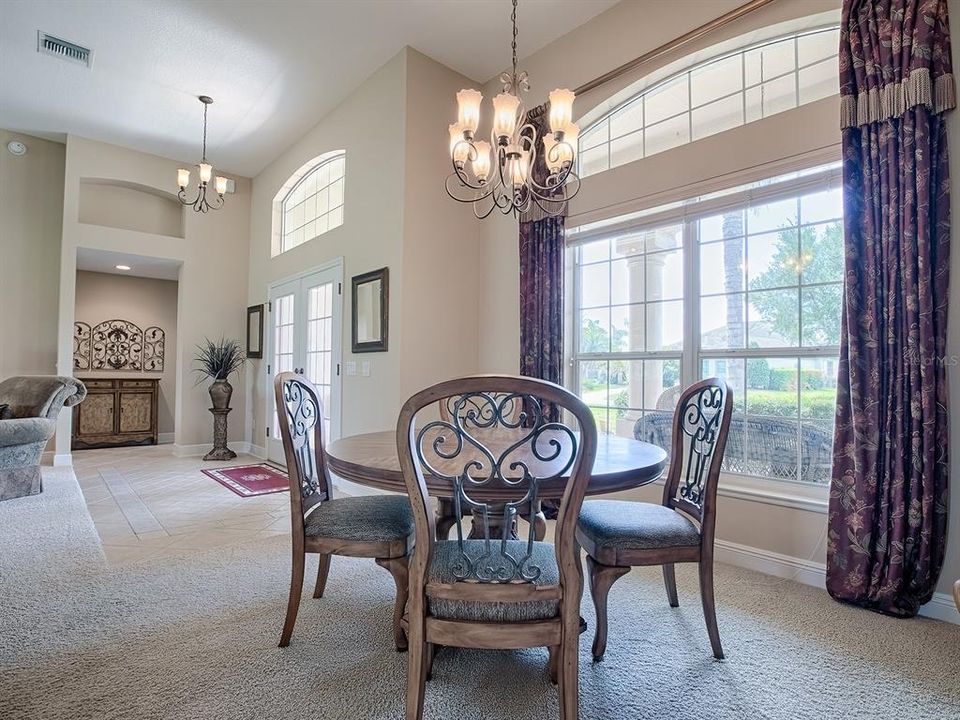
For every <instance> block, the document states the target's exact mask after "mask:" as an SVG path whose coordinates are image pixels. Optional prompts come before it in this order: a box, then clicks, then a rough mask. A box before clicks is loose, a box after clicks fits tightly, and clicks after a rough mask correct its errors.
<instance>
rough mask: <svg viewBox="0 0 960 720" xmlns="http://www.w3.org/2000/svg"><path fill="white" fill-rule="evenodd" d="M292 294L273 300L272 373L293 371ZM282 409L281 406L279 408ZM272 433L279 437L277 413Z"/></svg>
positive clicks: (274, 417)
mask: <svg viewBox="0 0 960 720" xmlns="http://www.w3.org/2000/svg"><path fill="white" fill-rule="evenodd" d="M294 322H295V315H294V295H293V294H292V293H291V294H289V295H283V296H281V297H278V298H276V299H275V300H274V301H273V368H272V369H273V373H274V375H276V374H278V373H282V372H292V371H293V331H294ZM281 411H282V408H281ZM272 419H273V429H272V431H271V432H272V435H273V437H274V438H276V439H278V440H279V439H280V425H279V424H278V423H277V413H274V414H273V418H272Z"/></svg>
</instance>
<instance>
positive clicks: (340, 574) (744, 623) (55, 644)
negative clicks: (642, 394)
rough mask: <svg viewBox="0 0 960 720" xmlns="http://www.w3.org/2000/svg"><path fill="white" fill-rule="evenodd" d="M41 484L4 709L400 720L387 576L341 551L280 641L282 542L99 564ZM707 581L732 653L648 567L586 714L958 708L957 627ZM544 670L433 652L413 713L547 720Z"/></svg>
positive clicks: (21, 525)
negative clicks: (671, 599) (720, 656)
mask: <svg viewBox="0 0 960 720" xmlns="http://www.w3.org/2000/svg"><path fill="white" fill-rule="evenodd" d="M45 477H46V488H47V489H46V492H44V494H43V495H41V496H38V497H33V498H25V499H20V500H13V501H9V502H4V503H0V538H2V545H0V607H2V615H0V718H3V720H21V719H24V720H26V719H29V720H52V719H54V718H57V719H61V718H62V719H64V720H67V719H69V720H80V719H82V718H91V719H93V718H95V719H96V720H112V719H114V718H117V719H119V718H130V719H135V720H148V719H153V718H158V719H159V718H164V719H166V718H184V719H187V718H189V719H191V720H193V719H200V718H203V719H206V718H210V719H211V720H212V719H214V718H216V719H218V720H219V719H226V718H251V719H252V718H298V719H299V718H308V719H314V718H322V719H324V720H326V719H328V718H329V719H331V720H332V719H336V718H343V719H344V720H346V719H348V718H349V719H351V720H353V719H355V718H383V719H387V718H389V719H390V720H396V719H397V718H401V717H402V714H403V693H404V687H405V671H406V656H405V655H402V654H398V653H396V652H395V651H394V650H393V649H392V646H391V640H390V632H389V623H390V610H391V603H392V593H393V590H392V581H391V579H390V576H389V574H388V573H386V572H385V571H384V570H382V569H380V568H377V567H376V566H374V564H373V563H372V562H369V561H354V560H346V559H342V558H336V559H334V561H333V567H332V570H331V577H330V582H329V584H328V587H327V597H326V598H324V599H323V600H313V599H311V598H310V597H309V594H305V596H304V603H303V607H302V608H301V611H300V618H299V620H298V624H297V629H296V632H295V634H294V638H293V642H292V644H291V646H290V647H289V648H286V649H285V650H280V649H278V648H277V647H276V642H277V637H278V634H279V631H280V625H281V622H282V613H283V607H284V602H285V597H286V583H287V572H288V567H289V559H288V552H289V550H288V541H287V540H286V539H285V538H275V539H269V540H259V541H256V542H251V543H248V544H244V545H238V546H234V547H230V548H228V549H226V550H221V551H215V552H213V551H212V552H209V553H206V554H198V555H195V556H192V557H187V558H179V559H172V560H170V561H169V562H166V563H163V564H149V563H142V564H137V565H130V566H125V567H120V568H108V567H107V566H106V565H105V563H104V562H103V558H102V555H101V554H100V552H99V549H98V547H99V545H98V540H97V536H96V533H95V531H94V528H93V525H92V523H91V521H90V518H89V516H88V515H87V513H86V509H85V506H84V504H83V500H82V497H81V496H80V493H79V489H78V487H77V485H76V482H75V481H74V479H73V477H72V475H71V474H70V473H69V471H66V470H62V469H56V470H50V471H49V472H48V473H47V474H46V476H45ZM312 567H315V566H312V565H309V566H308V568H312ZM717 575H718V577H717V580H718V587H717V599H718V608H719V620H720V632H721V635H722V637H723V640H724V647H725V649H726V651H727V655H728V659H727V660H726V661H724V662H716V661H714V660H713V659H712V657H711V655H710V648H709V642H708V640H707V635H706V631H705V629H704V627H703V620H702V617H701V614H700V607H699V601H698V598H697V595H696V581H695V576H694V575H693V574H692V573H690V572H689V571H680V572H679V573H678V582H679V586H680V592H681V597H680V603H681V607H680V608H679V609H676V610H674V609H671V608H669V607H668V606H667V603H666V599H665V596H664V593H663V588H662V584H661V581H660V575H659V571H657V570H649V571H634V572H633V573H631V574H630V575H629V576H628V577H626V578H624V579H623V580H621V581H620V582H619V583H618V584H617V585H616V586H615V588H614V590H613V593H612V596H611V600H612V608H611V621H612V626H611V636H612V637H611V642H610V646H609V649H608V651H607V659H606V661H605V662H603V663H601V664H598V665H593V664H591V663H590V661H589V639H588V638H587V637H584V639H583V642H582V643H581V663H582V664H581V717H582V718H591V719H592V718H656V719H657V720H662V719H663V718H722V719H724V720H726V719H731V720H733V719H735V718H736V719H738V720H739V719H740V718H750V719H751V720H752V719H755V718H757V719H758V718H817V719H818V720H819V719H821V718H898V719H907V718H918V719H919V718H924V719H930V718H960V681H958V678H960V659H958V658H960V627H957V626H952V625H948V624H945V623H940V622H937V621H934V620H926V619H917V620H910V621H898V620H893V619H890V618H886V617H883V616H880V615H875V614H872V613H869V612H865V611H861V610H857V609H854V608H850V607H845V606H842V605H839V604H837V603H834V602H832V601H830V600H829V599H828V598H827V596H826V594H825V593H823V592H822V591H817V590H815V589H813V588H809V587H805V586H803V585H799V584H796V583H791V582H787V581H779V580H776V579H773V578H769V577H766V576H764V575H759V574H756V573H751V572H747V571H744V570H739V569H736V568H732V567H726V566H720V567H718V572H717ZM583 613H584V616H585V617H587V618H590V617H591V615H592V609H591V607H590V605H589V600H588V599H587V598H585V599H584V607H583ZM545 663H546V653H545V651H541V650H530V651H523V652H502V653H493V652H474V651H463V650H458V651H454V650H444V651H442V652H441V653H440V654H439V655H438V657H437V662H436V667H435V675H434V680H433V681H432V682H431V683H430V684H429V685H428V688H427V701H426V712H425V717H426V718H444V719H447V718H458V717H471V718H511V719H513V720H527V719H530V720H533V719H537V720H540V719H542V718H555V717H557V699H556V691H555V689H554V688H553V687H552V686H551V685H550V683H549V682H548V681H547V678H546V670H545Z"/></svg>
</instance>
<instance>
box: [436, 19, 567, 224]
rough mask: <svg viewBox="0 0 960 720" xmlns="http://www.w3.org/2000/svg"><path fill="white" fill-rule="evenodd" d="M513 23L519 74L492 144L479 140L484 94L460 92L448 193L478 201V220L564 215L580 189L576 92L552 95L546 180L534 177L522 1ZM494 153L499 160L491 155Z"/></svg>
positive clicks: (498, 100)
mask: <svg viewBox="0 0 960 720" xmlns="http://www.w3.org/2000/svg"><path fill="white" fill-rule="evenodd" d="M510 19H511V22H512V24H513V42H512V43H511V47H512V49H513V71H512V72H510V73H506V72H505V73H503V75H501V77H500V80H501V81H502V82H503V92H502V93H500V94H499V95H497V96H496V97H495V98H494V99H493V127H492V129H491V131H490V142H489V143H488V142H487V141H485V140H475V139H474V135H475V133H476V132H477V127H478V126H479V125H480V103H481V102H482V101H483V95H481V94H480V93H479V92H478V91H476V90H461V91H460V92H458V93H457V105H458V113H457V122H455V123H453V124H452V125H450V128H449V132H450V159H451V160H452V162H453V172H452V173H450V175H449V176H448V177H447V180H446V183H445V186H446V190H447V194H448V195H449V196H450V197H452V198H453V199H454V200H456V201H457V202H462V203H472V204H473V212H474V214H475V215H476V216H477V217H478V218H481V219H482V218H485V217H487V216H488V215H490V213H492V212H493V211H494V210H495V209H496V210H500V212H502V213H503V214H504V215H509V214H510V213H513V214H515V215H519V214H520V213H524V212H527V211H529V210H531V209H533V208H534V207H538V208H539V209H540V210H541V211H542V212H543V213H544V214H545V215H551V216H555V215H560V214H562V213H563V212H564V209H565V205H566V202H567V201H568V200H570V199H571V198H572V197H573V196H574V195H576V194H577V192H578V191H579V190H580V178H579V177H577V175H576V173H575V172H574V171H573V167H574V164H575V162H576V152H577V150H576V148H577V138H578V137H579V135H580V128H579V127H578V126H577V124H576V123H574V122H573V100H574V97H575V96H574V94H573V92H571V91H570V90H560V89H558V90H554V91H553V92H551V93H550V115H549V122H550V130H551V132H549V133H546V134H544V136H543V139H542V143H543V154H542V159H543V164H544V165H545V167H546V175H545V177H544V178H543V182H542V183H541V182H538V181H537V179H536V178H535V177H534V167H535V165H536V163H537V161H538V159H539V157H538V148H537V130H536V128H535V127H534V126H533V125H532V124H531V123H529V122H526V120H527V113H526V110H525V109H524V106H523V102H522V101H521V100H520V93H521V92H527V91H528V90H529V89H530V84H529V82H528V80H527V73H526V72H520V73H518V72H517V0H513V12H512V14H511V16H510ZM491 149H493V156H492V157H491Z"/></svg>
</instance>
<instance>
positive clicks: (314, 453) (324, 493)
mask: <svg viewBox="0 0 960 720" xmlns="http://www.w3.org/2000/svg"><path fill="white" fill-rule="evenodd" d="M274 392H275V394H276V406H277V421H278V424H279V426H280V437H281V439H282V440H283V449H284V454H285V455H286V459H287V474H288V475H289V477H290V502H291V504H292V505H293V507H294V509H295V510H296V512H294V522H296V518H297V517H299V518H300V520H301V521H302V519H303V516H304V515H305V514H306V513H307V512H308V511H309V510H310V509H312V508H313V507H314V506H315V505H317V504H318V503H319V502H321V501H323V500H329V499H331V498H330V486H329V482H328V477H327V468H326V461H325V456H324V450H323V406H322V405H321V402H320V396H319V393H318V392H317V389H316V388H315V387H314V386H313V383H311V382H310V381H309V380H307V379H306V378H305V377H303V376H302V375H297V374H296V373H292V372H283V373H280V374H278V375H277V377H276V379H275V380H274Z"/></svg>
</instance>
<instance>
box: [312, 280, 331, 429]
mask: <svg viewBox="0 0 960 720" xmlns="http://www.w3.org/2000/svg"><path fill="white" fill-rule="evenodd" d="M332 360H333V283H332V282H328V283H323V284H322V285H314V286H313V287H311V288H309V289H308V290H307V347H306V361H307V363H306V375H307V379H308V380H310V382H312V383H313V384H314V385H316V386H317V389H318V390H319V391H320V396H321V400H322V402H323V417H324V420H325V422H324V430H325V431H326V432H328V430H327V428H328V427H329V424H330V410H331V408H330V390H331V383H332V378H333V369H332V367H331V363H332Z"/></svg>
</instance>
